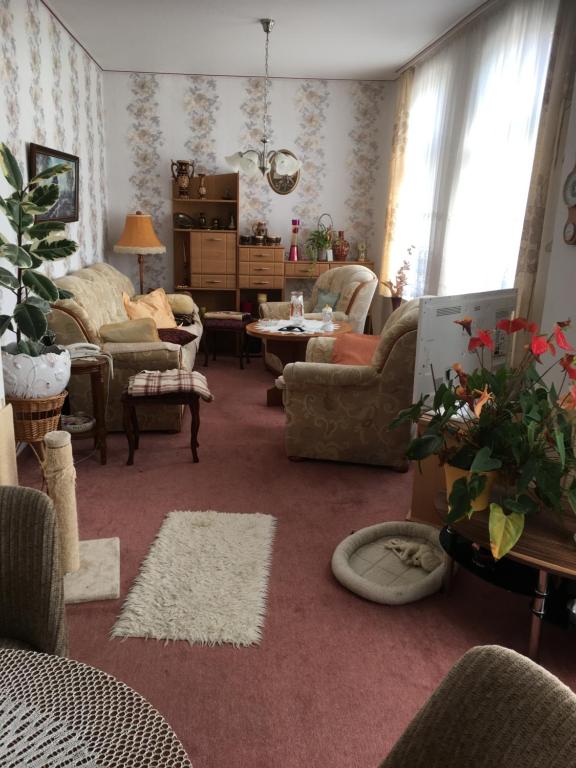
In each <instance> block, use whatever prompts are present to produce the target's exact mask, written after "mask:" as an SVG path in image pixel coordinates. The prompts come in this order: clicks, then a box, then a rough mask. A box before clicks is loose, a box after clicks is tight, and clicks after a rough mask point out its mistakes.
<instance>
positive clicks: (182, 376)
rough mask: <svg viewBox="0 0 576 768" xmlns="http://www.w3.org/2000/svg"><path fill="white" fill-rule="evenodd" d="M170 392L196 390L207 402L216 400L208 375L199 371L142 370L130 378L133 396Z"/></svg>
mask: <svg viewBox="0 0 576 768" xmlns="http://www.w3.org/2000/svg"><path fill="white" fill-rule="evenodd" d="M170 392H196V394H197V395H199V396H200V397H201V398H202V400H206V402H207V403H209V402H210V401H211V400H214V396H213V395H212V393H211V392H210V390H209V389H208V382H207V381H206V376H204V375H203V374H201V373H199V372H198V371H183V370H180V369H178V368H173V369H172V370H170V371H140V373H137V374H135V375H134V376H130V379H129V380H128V394H129V395H132V396H133V397H138V396H140V397H142V396H143V395H146V396H151V395H165V394H169V393H170Z"/></svg>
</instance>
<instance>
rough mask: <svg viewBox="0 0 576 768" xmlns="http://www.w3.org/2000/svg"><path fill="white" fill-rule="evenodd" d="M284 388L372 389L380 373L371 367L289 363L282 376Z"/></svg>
mask: <svg viewBox="0 0 576 768" xmlns="http://www.w3.org/2000/svg"><path fill="white" fill-rule="evenodd" d="M282 376H283V379H284V385H285V388H286V389H288V390H290V389H308V388H309V387H366V388H368V387H373V386H375V385H376V384H377V383H378V382H379V380H380V373H379V372H378V371H377V370H376V368H373V367H372V366H371V365H333V364H331V363H289V364H288V365H287V366H285V368H284V372H283V374H282Z"/></svg>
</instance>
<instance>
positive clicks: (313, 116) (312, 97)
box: [294, 80, 329, 230]
mask: <svg viewBox="0 0 576 768" xmlns="http://www.w3.org/2000/svg"><path fill="white" fill-rule="evenodd" d="M328 101H329V91H328V83H327V81H326V80H305V81H304V82H303V83H302V84H301V85H300V86H299V87H298V91H297V92H296V98H295V100H294V102H295V108H296V112H297V114H298V116H299V131H298V137H297V139H296V143H295V146H296V155H297V156H298V158H299V159H300V160H301V161H302V171H301V179H300V183H299V185H298V187H297V189H296V197H297V198H298V204H297V205H296V207H295V208H294V213H295V214H296V216H297V218H299V219H300V221H301V223H302V224H303V226H304V227H305V228H307V229H308V230H310V229H316V224H315V222H317V220H318V218H319V217H320V215H321V214H322V213H323V212H324V210H323V208H322V199H323V195H322V193H323V191H324V181H325V178H326V150H325V146H326V112H327V107H328Z"/></svg>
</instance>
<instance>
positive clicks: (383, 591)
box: [332, 520, 446, 605]
mask: <svg viewBox="0 0 576 768" xmlns="http://www.w3.org/2000/svg"><path fill="white" fill-rule="evenodd" d="M391 540H402V541H408V543H409V544H416V545H420V544H423V545H428V546H426V547H425V551H426V552H427V562H426V565H428V567H430V566H429V561H431V562H432V563H433V566H432V567H433V570H431V571H430V572H428V571H427V570H424V568H422V567H418V566H415V565H408V564H407V562H406V560H403V559H401V557H400V556H399V555H398V554H396V553H395V552H394V551H393V549H391V548H389V547H390V546H391V544H390V542H391ZM414 549H415V548H414ZM410 559H411V558H408V560H410ZM416 559H418V556H417V557H416ZM436 559H437V560H438V564H437V565H436V566H435V567H434V564H435V562H436ZM445 569H446V557H445V554H444V551H443V550H442V548H441V547H440V544H439V542H438V531H437V530H436V529H435V528H432V527H431V526H429V525H422V524H421V523H413V522H410V521H408V520H403V521H399V522H389V523H379V524H378V525H371V526H370V527H368V528H362V529H360V530H359V531H356V533H353V534H352V535H351V536H348V537H347V538H346V539H344V541H342V542H341V543H340V544H339V545H338V546H337V547H336V549H335V551H334V554H333V555H332V573H333V574H334V576H335V577H336V578H337V579H338V581H339V582H340V583H341V584H342V585H343V586H344V587H347V589H349V590H350V591H351V592H354V593H356V594H357V595H360V596H361V597H365V598H366V599H367V600H372V601H374V602H376V603H385V604H387V605H402V604H403V603H412V602H414V601H415V600H421V599H422V598H423V597H427V596H428V595H431V594H432V593H433V592H437V591H438V590H439V589H440V587H441V585H442V581H443V578H444V572H445Z"/></svg>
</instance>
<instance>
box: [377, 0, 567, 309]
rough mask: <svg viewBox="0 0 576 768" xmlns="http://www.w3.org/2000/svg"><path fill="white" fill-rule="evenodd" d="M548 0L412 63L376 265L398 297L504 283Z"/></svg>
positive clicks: (514, 239) (538, 95)
mask: <svg viewBox="0 0 576 768" xmlns="http://www.w3.org/2000/svg"><path fill="white" fill-rule="evenodd" d="M557 10H558V2H557V0H516V1H515V2H507V3H505V4H503V5H500V6H497V7H496V8H495V9H492V11H489V12H487V14H485V15H484V16H482V17H480V18H479V19H477V20H475V21H474V22H473V23H471V24H470V25H469V26H468V27H466V28H464V29H463V30H462V32H461V33H459V34H458V36H456V37H455V38H453V39H452V40H451V41H450V42H449V43H448V44H446V45H445V46H444V48H442V49H441V50H440V51H439V52H438V53H437V54H435V55H434V56H432V57H431V58H430V59H429V60H427V61H425V62H424V63H423V64H421V65H420V66H417V67H416V70H415V73H414V78H413V83H412V89H411V94H410V106H409V120H408V128H407V134H406V144H405V155H404V164H403V165H404V172H403V176H402V179H401V181H400V183H399V184H398V187H397V191H396V198H397V199H396V216H395V218H394V220H393V221H392V222H390V221H389V222H388V225H387V226H388V230H389V231H388V232H387V240H388V253H387V257H388V258H387V264H386V269H387V271H388V275H386V277H388V276H389V275H393V274H394V273H395V272H396V270H397V269H398V267H399V266H400V265H401V263H402V261H403V260H404V259H405V258H408V256H407V252H408V248H412V255H411V257H409V258H410V261H411V270H410V273H409V284H408V289H407V291H406V292H405V296H406V297H410V296H418V295H422V294H423V293H432V294H440V295H442V294H443V295H446V294H451V293H465V292H470V291H482V290H492V289H497V288H508V287H511V286H512V285H513V284H514V276H515V272H516V261H517V258H518V249H519V244H520V238H521V233H522V224H523V219H524V212H525V208H526V200H527V195H528V188H529V184H530V175H531V170H532V162H533V158H534V148H535V143H536V136H537V130H538V120H539V114H540V108H541V104H542V97H543V91H544V84H545V81H546V72H547V66H548V59H549V55H550V47H551V42H552V36H553V32H554V25H555V20H556V14H557Z"/></svg>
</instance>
